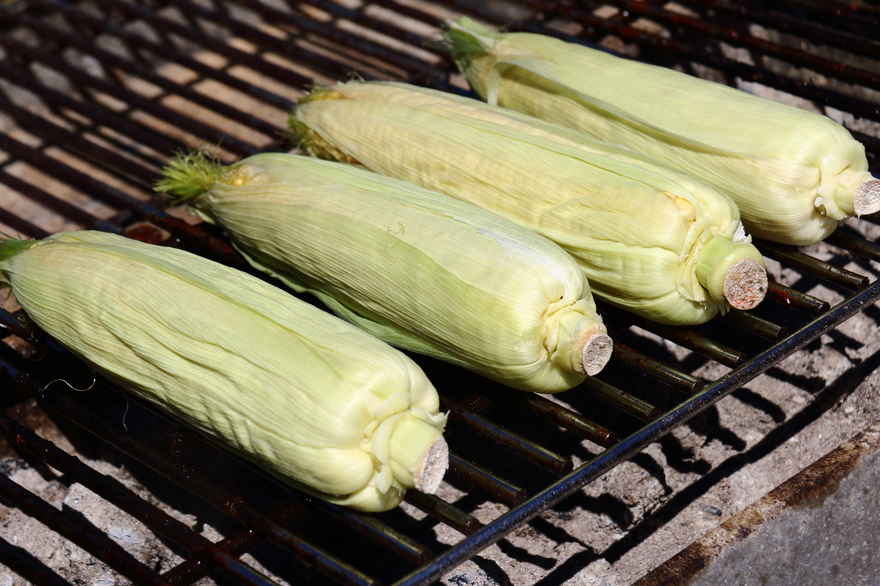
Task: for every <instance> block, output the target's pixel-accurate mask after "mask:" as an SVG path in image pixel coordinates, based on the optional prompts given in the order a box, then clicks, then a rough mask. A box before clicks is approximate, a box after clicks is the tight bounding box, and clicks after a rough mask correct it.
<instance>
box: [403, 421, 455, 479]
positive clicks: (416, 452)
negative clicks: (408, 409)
mask: <svg viewBox="0 0 880 586" xmlns="http://www.w3.org/2000/svg"><path fill="white" fill-rule="evenodd" d="M390 447H391V452H390V455H391V459H392V461H393V462H394V464H395V465H394V466H392V469H393V470H394V475H395V476H396V477H397V480H398V481H399V482H400V483H401V484H403V485H404V486H406V487H414V488H415V489H416V490H418V491H420V492H424V493H427V494H434V493H435V492H437V488H439V486H440V482H441V481H442V480H443V475H444V474H446V469H447V468H448V467H449V447H448V446H447V445H446V440H445V439H443V435H442V433H441V431H440V429H438V428H437V427H435V426H434V425H431V424H430V423H428V422H426V421H424V420H422V419H419V418H418V417H415V416H413V415H412V414H408V415H405V416H404V417H403V418H401V420H400V421H399V422H398V423H397V424H396V425H395V426H394V431H393V432H392V434H391V444H390Z"/></svg>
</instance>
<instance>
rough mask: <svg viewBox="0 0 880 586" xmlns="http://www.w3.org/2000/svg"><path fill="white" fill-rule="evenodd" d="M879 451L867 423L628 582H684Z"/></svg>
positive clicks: (824, 494)
mask: <svg viewBox="0 0 880 586" xmlns="http://www.w3.org/2000/svg"><path fill="white" fill-rule="evenodd" d="M878 451H880V422H876V423H874V424H873V425H871V426H869V427H868V428H866V429H865V430H863V431H862V432H860V433H859V434H858V435H856V436H855V437H854V438H852V439H851V440H848V441H846V442H844V443H843V444H841V445H840V446H838V447H837V448H835V449H834V450H832V451H831V452H829V453H828V454H826V455H825V456H823V457H821V458H820V459H818V460H816V461H815V462H814V463H813V464H810V465H809V466H807V467H806V468H804V469H803V470H801V471H800V472H799V473H797V474H796V475H794V476H792V477H791V478H790V479H788V480H786V481H785V482H783V483H782V484H780V485H779V486H777V487H776V488H775V489H773V490H772V491H770V492H769V493H767V494H766V495H765V496H764V497H763V498H761V499H760V500H758V501H756V502H755V503H753V504H752V505H750V506H748V507H747V508H745V509H743V510H742V511H740V512H739V513H737V514H735V515H733V516H731V517H730V518H728V519H727V520H725V521H724V522H723V523H721V524H720V525H719V526H718V527H716V528H715V529H712V530H711V531H709V532H707V533H705V534H703V536H702V537H700V538H699V539H698V540H696V541H694V542H693V543H691V544H690V545H689V546H687V547H686V548H684V549H683V550H681V551H680V552H679V553H677V554H676V555H674V556H672V557H671V558H669V559H668V560H667V561H666V562H664V563H663V564H662V565H660V566H658V567H657V568H655V569H654V570H652V571H651V572H650V573H648V574H646V575H645V576H643V577H642V578H640V579H639V580H637V581H636V582H635V583H634V586H661V585H668V584H682V585H684V584H688V583H690V582H691V581H693V580H694V579H695V578H697V576H698V575H699V574H700V572H702V571H703V570H704V569H705V568H706V567H708V566H709V564H711V563H712V561H713V560H714V559H715V558H717V557H718V556H719V554H720V553H721V552H722V551H723V550H724V549H725V548H726V547H728V546H730V545H731V544H734V543H738V542H742V541H744V540H745V539H747V538H748V537H749V536H750V535H751V534H752V533H754V532H755V531H756V530H757V529H759V528H760V527H761V526H762V525H763V524H764V523H766V522H768V521H771V520H773V519H775V518H777V517H778V516H779V515H780V514H782V513H783V512H784V511H786V510H788V509H793V508H804V507H818V506H821V505H822V503H823V502H824V501H825V499H826V498H828V497H829V496H830V495H832V494H834V493H835V492H836V491H837V488H838V487H839V486H840V482H841V481H842V480H843V479H844V478H846V477H847V476H848V475H849V473H850V472H852V471H853V469H854V468H855V467H856V465H857V464H858V463H859V460H860V459H861V457H862V456H864V455H867V454H871V453H874V452H878Z"/></svg>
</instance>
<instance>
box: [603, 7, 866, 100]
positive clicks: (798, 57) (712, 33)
mask: <svg viewBox="0 0 880 586" xmlns="http://www.w3.org/2000/svg"><path fill="white" fill-rule="evenodd" d="M619 4H620V5H621V7H622V8H624V9H625V10H626V11H628V12H629V13H631V14H633V15H639V16H643V17H645V18H650V19H651V20H655V21H657V22H661V23H663V24H666V25H670V26H673V27H676V28H683V29H684V30H687V31H688V32H693V33H697V34H698V35H699V36H701V37H703V38H707V39H712V41H713V42H715V41H718V40H726V41H729V42H731V43H733V44H736V45H741V46H744V47H748V48H749V49H754V50H757V51H760V52H761V53H762V54H764V55H770V56H772V57H777V58H779V59H784V60H785V61H787V62H789V63H791V64H793V65H802V66H806V67H809V68H811V69H814V70H816V71H821V72H825V73H828V74H829V75H833V76H835V77H837V78H838V79H841V80H843V81H848V82H852V83H857V84H863V85H866V86H868V87H877V86H880V74H876V73H874V72H872V71H868V70H865V69H860V68H858V67H854V66H852V65H844V64H842V63H840V62H839V61H834V60H831V59H827V58H825V57H821V56H818V55H814V54H811V53H807V52H806V51H802V50H800V49H795V48H792V47H786V46H783V45H779V44H777V43H774V42H771V41H766V40H764V39H759V38H758V37H754V36H751V35H750V34H749V33H748V32H747V31H744V30H743V29H742V27H738V28H731V27H722V26H718V25H714V24H712V23H710V22H708V21H706V20H701V19H698V18H694V17H692V16H687V15H685V14H681V13H679V12H672V11H669V10H665V9H663V8H656V7H654V6H651V5H650V4H648V3H646V2H642V1H636V0H620V2H619Z"/></svg>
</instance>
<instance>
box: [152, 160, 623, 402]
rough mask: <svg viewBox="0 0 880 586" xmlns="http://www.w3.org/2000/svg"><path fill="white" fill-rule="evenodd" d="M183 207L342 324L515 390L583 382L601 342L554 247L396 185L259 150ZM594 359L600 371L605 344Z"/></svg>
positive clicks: (476, 211) (580, 284) (577, 274)
mask: <svg viewBox="0 0 880 586" xmlns="http://www.w3.org/2000/svg"><path fill="white" fill-rule="evenodd" d="M185 165H186V163H185V162H184V163H181V164H180V165H178V168H179V169H181V170H182V171H183V172H184V173H185V170H186V166H185ZM189 169H190V171H191V172H192V173H195V172H196V167H195V166H194V165H190V167H189ZM173 173H174V171H173V169H169V171H168V172H167V174H166V176H167V177H168V176H173ZM180 179H181V182H182V183H184V184H185V182H186V178H185V177H181V178H180ZM169 190H170V191H172V192H173V191H174V189H173V188H172V186H171V185H169ZM183 190H184V191H185V188H184V189H183ZM190 202H191V204H192V205H193V206H194V207H195V208H196V209H198V210H199V211H200V212H201V213H202V214H203V216H204V217H205V218H206V219H208V220H209V221H211V222H216V223H217V224H219V225H221V226H223V227H224V228H225V229H226V230H227V232H228V233H229V234H230V236H231V237H232V239H233V242H234V243H235V245H236V247H237V248H238V249H239V250H241V251H242V253H243V254H244V255H245V256H246V258H248V260H249V261H250V262H251V263H252V264H253V265H254V266H256V267H258V268H260V269H262V270H265V271H267V272H269V273H271V274H272V275H274V276H276V277H278V278H280V279H282V280H283V281H285V282H286V283H287V284H288V285H290V286H291V287H292V288H294V289H296V290H297V291H301V292H303V291H308V292H310V293H313V294H315V295H316V296H317V297H319V298H320V299H321V300H322V301H323V302H324V303H325V304H326V305H327V307H329V308H330V309H331V310H332V311H334V312H335V313H336V314H338V315H339V316H341V317H343V318H345V319H347V320H349V321H351V322H352V323H355V324H357V325H358V326H360V327H362V328H364V329H365V330H367V331H368V332H370V333H371V334H374V335H376V336H378V337H379V338H381V339H383V340H385V341H387V342H389V343H391V344H394V345H397V346H400V347H402V348H406V349H409V350H413V351H415V352H420V353H424V354H428V355H431V356H434V357H437V358H440V359H442V360H445V361H448V362H451V363H454V364H457V365H460V366H463V367H465V368H468V369H470V370H473V371H475V372H478V373H480V374H482V375H484V376H487V377H489V378H492V379H494V380H497V381H499V382H502V383H504V384H506V385H509V386H512V387H515V388H518V389H524V390H530V391H538V392H556V391H562V390H566V389H569V388H571V387H573V386H575V385H577V384H578V383H580V382H581V381H583V379H584V377H585V376H586V374H585V370H584V366H583V360H582V350H583V347H584V344H585V343H587V342H588V339H590V338H591V337H594V336H600V335H601V336H604V334H605V327H604V325H603V324H602V320H601V319H600V318H599V317H598V316H597V314H596V306H595V303H594V302H593V298H592V295H591V293H590V289H589V286H588V284H587V281H586V278H585V277H584V275H583V273H582V271H581V270H580V269H579V267H578V265H577V263H576V262H575V260H574V259H573V258H572V257H571V256H570V255H568V254H567V253H566V252H565V251H564V250H562V249H561V248H560V247H559V246H557V245H556V244H554V243H553V242H551V241H549V240H548V239H546V238H543V237H542V236H539V235H538V234H535V233H534V232H532V231H530V230H527V229H525V228H522V227H520V226H518V225H517V224H515V223H513V222H511V221H509V220H506V219H504V218H502V217H500V216H498V215H496V214H493V213H491V212H488V211H486V210H484V209H482V208H480V207H477V206H475V205H472V204H469V203H467V202H463V201H459V200H456V199H454V198H451V197H449V196H446V195H443V194H440V193H436V192H431V191H428V190H426V189H422V188H420V187H417V186H415V185H413V184H410V183H406V182H404V181H400V180H396V179H391V178H388V177H384V176H381V175H378V174H375V173H371V172H369V171H366V170H364V169H361V168H357V167H353V166H351V165H344V164H340V163H334V162H328V161H321V160H318V159H315V158H311V157H303V156H297V155H290V154H277V153H276V154H261V155H255V156H252V157H249V158H247V159H245V160H243V161H241V162H240V163H238V164H236V165H235V166H234V167H229V168H226V169H225V170H218V171H217V181H216V182H214V183H213V185H211V186H210V187H208V186H206V191H205V192H204V194H203V195H201V196H198V197H196V198H194V199H192V200H190ZM596 351H598V352H600V353H604V356H598V357H597V358H598V359H600V360H601V362H602V364H604V362H605V361H607V359H608V355H610V340H609V345H608V346H607V347H605V348H597V349H596Z"/></svg>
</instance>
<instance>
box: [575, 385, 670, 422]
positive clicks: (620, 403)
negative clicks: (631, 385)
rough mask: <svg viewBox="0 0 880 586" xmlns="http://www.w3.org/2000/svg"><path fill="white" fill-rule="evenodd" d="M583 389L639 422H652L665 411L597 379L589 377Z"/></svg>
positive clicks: (582, 386)
mask: <svg viewBox="0 0 880 586" xmlns="http://www.w3.org/2000/svg"><path fill="white" fill-rule="evenodd" d="M581 388H583V389H584V390H588V391H591V392H592V393H594V395H595V397H596V399H598V400H599V401H602V402H603V403H605V404H606V405H609V406H611V407H613V408H615V409H619V410H621V411H623V412H624V413H628V414H629V415H632V416H633V417H635V418H636V419H638V420H639V421H651V420H652V419H654V418H656V417H658V416H659V415H660V414H661V413H663V411H662V410H661V409H660V408H659V407H655V406H654V405H651V404H650V403H648V402H647V401H643V400H641V399H639V398H638V397H635V396H633V395H630V394H629V393H627V392H626V391H624V390H621V389H619V388H617V387H615V386H614V385H610V384H608V383H606V382H604V381H601V380H599V379H597V378H596V377H589V378H587V380H585V381H584V382H583V383H582V384H581Z"/></svg>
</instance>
